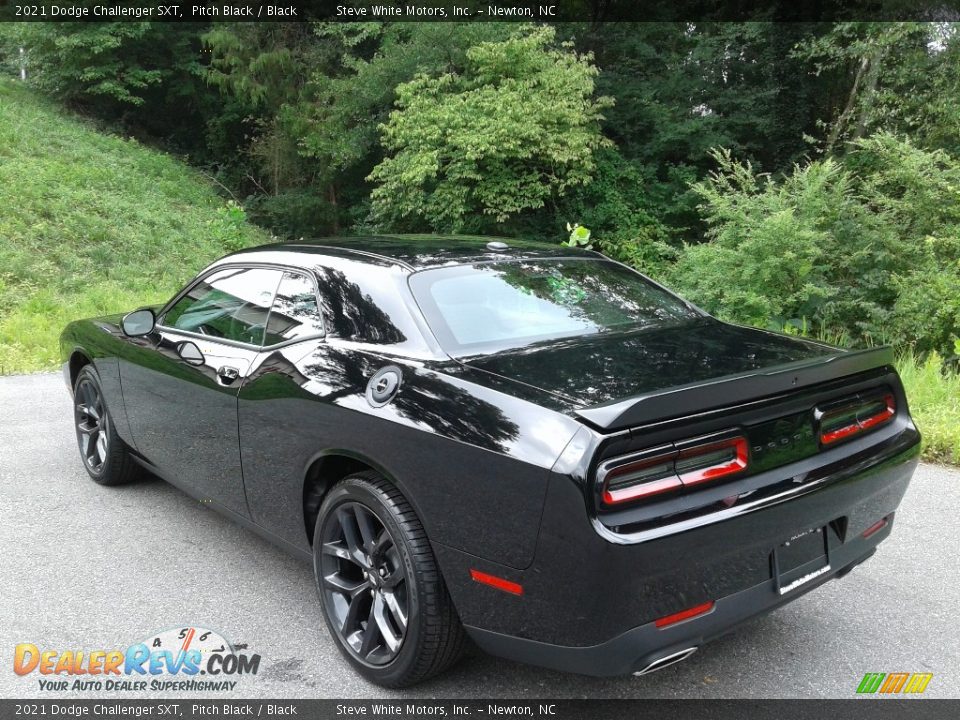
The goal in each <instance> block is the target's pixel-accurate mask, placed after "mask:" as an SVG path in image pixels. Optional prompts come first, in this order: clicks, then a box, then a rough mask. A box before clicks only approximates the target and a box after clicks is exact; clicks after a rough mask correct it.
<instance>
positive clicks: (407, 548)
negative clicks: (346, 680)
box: [313, 472, 466, 688]
mask: <svg viewBox="0 0 960 720" xmlns="http://www.w3.org/2000/svg"><path fill="white" fill-rule="evenodd" d="M366 513H369V516H367V515H366ZM350 518H353V522H354V523H355V524H354V525H353V530H352V531H351V532H352V533H353V534H354V538H353V539H354V542H353V544H352V546H353V548H354V549H353V550H351V543H350V542H349V541H348V537H347V536H348V534H349V533H348V531H347V530H346V528H347V527H349V526H350V524H351V521H350ZM361 523H363V525H366V530H365V529H364V528H363V527H362V526H361ZM377 523H379V525H378V524H377ZM384 533H386V534H387V535H389V539H387V538H386V536H385V535H384ZM367 537H370V540H369V541H368V540H367V539H366V538H367ZM394 551H395V552H394ZM348 556H349V557H348ZM358 558H359V562H358ZM313 568H314V576H315V578H316V583H317V591H318V593H319V595H320V602H321V604H322V606H323V610H324V612H323V616H324V619H325V620H326V623H327V628H328V629H329V630H330V634H331V635H332V636H333V637H334V639H335V640H336V643H337V647H339V648H340V651H341V652H342V653H343V655H344V656H345V657H346V658H347V660H348V661H349V662H350V664H351V665H353V667H354V668H356V670H357V671H358V672H359V673H360V674H361V675H363V676H364V677H365V678H366V679H367V680H369V681H370V682H373V683H376V684H377V685H381V686H383V687H389V688H402V687H409V686H411V685H415V684H416V683H419V682H423V681H424V680H427V679H428V678H431V677H433V676H435V675H438V674H440V673H442V672H443V671H445V670H446V669H447V668H449V667H450V666H451V665H453V664H454V663H455V662H456V661H457V660H458V659H459V658H460V656H461V655H462V653H463V649H464V645H465V638H466V633H465V632H464V630H463V626H462V625H461V624H460V618H459V617H458V616H457V613H456V610H455V609H454V607H453V601H452V600H451V599H450V595H449V593H448V592H447V587H446V585H445V584H444V582H443V577H442V576H441V574H440V571H439V569H438V568H437V562H436V559H435V558H434V556H433V550H432V549H431V548H430V543H429V541H428V540H427V534H426V532H424V529H423V525H421V524H420V520H419V519H418V518H417V515H416V513H415V512H414V511H413V508H412V507H411V506H410V504H409V503H408V502H407V501H406V499H405V498H404V497H403V495H402V494H401V493H400V492H399V491H398V490H397V488H396V487H394V486H393V485H392V484H390V483H389V482H387V481H386V480H385V479H384V478H383V477H381V476H380V475H379V474H377V473H375V472H362V473H357V474H356V475H351V476H350V477H348V478H346V479H345V480H343V481H341V482H340V483H338V484H337V485H335V486H334V487H333V488H332V489H331V490H330V492H329V493H328V494H327V496H326V498H324V501H323V504H322V505H321V506H320V512H319V514H318V516H317V523H316V527H315V530H314V542H313ZM400 570H402V572H403V573H404V579H403V580H397V575H398V572H399V571H400ZM378 576H379V577H380V579H379V580H377V577H378ZM351 582H352V583H354V584H355V586H350V585H349V584H350V583H351ZM388 584H390V585H389V587H388ZM363 586H366V587H367V588H368V589H363ZM401 591H402V592H401ZM378 594H379V597H380V600H379V601H378V600H377V597H378ZM390 595H393V598H392V603H391V602H390ZM351 598H352V599H351ZM378 602H379V608H380V610H379V615H378V616H377V617H376V620H375V619H374V618H375V615H377V613H378V611H377V609H376V608H377V607H378ZM355 608H356V609H355ZM401 611H405V612H401ZM404 614H405V616H406V619H405V623H406V624H405V627H402V628H401V626H402V625H403V623H402V622H400V621H398V618H401V619H402V618H403V616H404ZM364 615H366V621H365V622H364V620H363V616H364ZM384 624H386V626H387V627H386V629H385V631H384V630H381V628H382V627H383V626H384ZM338 625H339V626H338ZM371 628H374V629H375V632H374V633H372V634H375V635H379V636H380V638H381V639H380V645H377V646H375V645H373V642H375V641H371V642H370V643H369V647H370V648H371V649H370V650H369V651H368V652H367V648H368V642H367V640H368V639H369V638H368V637H367V634H368V633H370V632H371ZM388 634H389V635H390V636H391V641H392V642H393V643H396V641H397V636H398V635H399V637H400V641H399V647H397V648H392V647H390V646H389V645H390V643H388V642H387V635H388ZM358 645H359V647H358Z"/></svg>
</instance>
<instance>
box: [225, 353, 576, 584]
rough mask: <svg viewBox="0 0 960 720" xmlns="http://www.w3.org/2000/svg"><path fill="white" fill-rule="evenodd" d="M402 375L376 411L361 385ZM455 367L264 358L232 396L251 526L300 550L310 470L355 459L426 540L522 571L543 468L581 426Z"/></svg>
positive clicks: (386, 358) (334, 357) (346, 357)
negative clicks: (396, 493)
mask: <svg viewBox="0 0 960 720" xmlns="http://www.w3.org/2000/svg"><path fill="white" fill-rule="evenodd" d="M385 365H395V366H397V367H399V368H400V369H401V371H402V374H403V381H402V383H401V386H400V389H399V391H398V393H397V395H396V396H395V398H394V399H393V401H392V402H390V403H389V404H388V405H386V406H384V407H381V408H374V407H372V406H371V405H370V404H368V403H367V401H366V399H365V396H364V392H365V389H366V384H367V379H368V378H370V377H371V376H372V375H373V374H374V373H375V372H376V371H377V370H378V369H379V368H381V367H383V366H385ZM458 368H459V366H456V365H455V364H448V365H444V366H440V365H437V364H432V363H429V362H417V361H411V360H408V359H404V358H398V357H393V356H390V355H389V354H384V353H381V352H373V351H370V350H369V349H363V348H359V347H357V346H355V344H352V343H344V342H339V341H336V340H331V341H329V342H321V343H319V344H315V345H313V346H312V347H308V348H304V347H303V345H298V346H294V347H288V348H284V349H280V350H277V351H275V352H273V353H270V354H269V355H267V356H265V357H263V359H262V362H261V363H260V364H259V366H258V367H257V368H256V369H255V370H254V371H253V372H252V373H251V375H250V377H249V378H248V380H247V382H246V383H245V385H244V387H243V388H242V390H241V392H240V405H239V408H240V410H239V418H240V419H239V422H240V439H241V446H242V448H243V466H244V478H245V485H246V489H247V498H248V502H249V504H250V509H251V514H252V516H253V518H254V520H255V521H256V522H258V523H259V524H261V525H263V526H265V527H267V528H268V529H269V530H271V531H272V532H275V533H276V534H278V535H280V536H281V537H283V538H284V539H286V540H288V541H290V542H293V543H295V544H298V545H299V546H301V547H308V539H307V533H306V529H305V524H304V515H303V503H302V498H303V483H304V478H305V475H306V472H307V469H308V468H309V466H310V465H311V464H312V462H313V461H314V460H316V459H317V458H318V457H320V456H322V455H323V454H328V453H335V454H344V455H348V456H352V457H355V458H358V459H361V460H363V461H364V462H367V463H368V464H370V465H372V466H373V467H375V468H377V469H379V470H380V471H381V472H382V473H383V474H385V475H386V476H387V477H389V478H390V479H391V480H392V481H393V482H395V483H396V485H397V486H398V487H399V488H400V490H401V491H402V492H403V493H404V495H405V496H406V498H407V499H408V500H409V501H410V502H411V504H412V505H413V506H414V509H415V510H416V511H417V513H418V515H419V517H420V519H421V521H422V522H423V524H424V526H425V529H426V531H427V534H428V536H429V537H430V540H431V542H433V543H439V544H443V545H448V546H451V547H454V548H457V549H459V550H462V551H464V552H467V553H470V554H473V555H477V556H479V557H484V558H488V559H490V560H493V561H495V562H498V563H503V564H505V565H509V566H511V567H516V568H523V567H526V566H527V565H529V564H530V562H531V561H532V559H533V553H534V549H535V547H536V540H537V534H538V531H539V526H540V517H541V514H542V510H543V503H544V498H545V494H546V489H547V483H548V479H549V474H550V467H551V466H552V465H553V463H554V462H555V461H556V459H557V457H558V456H559V455H560V453H561V452H562V450H563V448H564V447H565V446H566V444H567V442H568V441H569V440H570V438H571V437H572V436H573V435H574V433H575V432H576V430H577V429H578V428H579V427H580V425H579V423H577V422H576V421H575V420H573V419H572V418H570V417H567V416H565V415H563V414H562V413H559V412H556V411H554V410H551V409H548V408H544V407H541V406H539V405H537V404H535V403H533V402H531V401H530V400H528V399H523V398H522V397H516V396H513V395H509V394H507V393H504V392H500V391H499V390H497V389H493V388H490V387H485V386H481V385H479V384H476V383H474V382H471V381H470V380H469V378H468V377H464V376H460V375H459V371H458Z"/></svg>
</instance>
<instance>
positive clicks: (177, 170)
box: [0, 81, 270, 374]
mask: <svg viewBox="0 0 960 720" xmlns="http://www.w3.org/2000/svg"><path fill="white" fill-rule="evenodd" d="M269 239H270V238H269V237H268V235H267V234H266V233H265V232H263V231H262V230H260V229H258V228H256V227H254V226H253V225H250V224H248V223H247V222H246V221H245V219H244V214H243V212H242V210H241V209H240V208H237V207H236V206H233V205H229V204H227V203H225V202H224V200H223V199H222V198H221V197H219V196H218V195H217V193H216V192H215V190H214V188H213V186H212V185H211V183H209V182H208V181H207V180H206V179H205V178H204V177H203V175H202V174H200V173H199V172H198V171H196V170H194V169H191V168H190V167H188V166H187V165H185V164H184V163H183V162H181V161H179V160H177V159H176V158H174V157H172V156H170V155H167V154H165V153H162V152H159V151H157V150H153V149H150V148H148V147H145V146H143V145H141V144H140V143H138V142H136V141H135V140H130V139H127V138H123V137H118V136H115V135H110V134H105V133H103V132H100V131H98V130H97V129H96V128H94V126H92V125H91V124H89V123H87V122H85V121H83V120H80V119H78V118H76V117H73V116H71V115H70V114H68V113H66V112H64V111H62V110H59V109H57V108H56V107H55V106H54V105H53V104H52V103H50V102H48V101H46V100H44V99H42V98H39V97H37V96H36V95H34V94H32V93H30V92H28V91H27V90H26V89H25V88H23V87H22V86H20V85H19V84H18V83H16V82H15V81H0V374H9V373H18V372H30V371H36V370H47V369H52V368H54V367H55V366H56V364H57V363H58V361H59V358H58V356H57V354H58V342H57V339H58V336H59V334H60V331H61V330H62V328H63V326H64V325H65V324H66V323H67V322H68V321H70V320H73V319H76V318H81V317H89V316H91V315H101V314H106V313H111V312H121V311H124V310H130V309H133V308H135V307H138V306H140V305H145V304H152V303H157V302H161V301H164V300H166V299H167V298H169V297H170V295H172V294H173V293H174V292H175V291H176V290H177V289H178V288H179V287H181V286H182V285H183V283H184V282H186V281H187V280H188V279H189V278H190V277H192V276H193V275H194V274H195V272H196V271H197V270H198V269H200V268H201V267H203V266H204V265H205V264H207V263H208V262H210V261H211V260H214V259H216V258H217V257H219V256H221V255H223V254H225V253H226V252H229V251H231V250H237V249H240V248H241V247H245V246H248V245H255V244H260V243H264V242H268V241H269Z"/></svg>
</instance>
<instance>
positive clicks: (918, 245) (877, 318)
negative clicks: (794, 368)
mask: <svg viewBox="0 0 960 720" xmlns="http://www.w3.org/2000/svg"><path fill="white" fill-rule="evenodd" d="M715 158H716V160H717V162H718V164H719V169H718V170H717V171H716V172H715V173H713V174H711V175H710V177H709V178H708V179H707V180H705V181H704V182H701V183H699V184H697V185H696V186H695V189H696V190H697V192H698V193H699V194H700V196H701V198H702V200H703V202H702V204H701V211H702V212H703V214H704V217H705V219H706V222H707V225H708V228H709V229H708V238H707V239H708V242H705V243H703V244H699V245H690V246H687V247H686V248H685V249H684V251H683V253H682V254H681V257H680V260H679V261H678V263H677V264H676V266H675V267H673V268H672V269H671V270H670V272H669V275H670V278H669V279H670V280H671V281H672V282H673V283H674V284H675V285H676V286H677V287H678V288H679V289H680V290H681V291H682V292H683V293H685V294H686V295H687V296H689V297H690V299H691V300H693V301H694V302H697V303H699V304H700V305H702V306H703V307H705V308H706V309H708V310H710V311H712V312H715V313H717V314H719V315H721V316H723V317H726V318H729V319H732V320H736V321H738V322H745V323H751V324H755V325H765V326H773V327H777V328H781V327H783V326H785V325H795V326H796V325H799V324H801V323H808V324H809V325H811V326H813V327H815V328H818V329H819V331H820V332H826V333H828V334H842V335H844V336H846V337H848V338H849V339H850V341H851V342H853V343H855V344H861V345H862V344H873V343H877V342H890V341H893V342H895V343H897V344H901V345H904V346H909V347H912V348H915V349H916V350H917V351H921V352H924V351H928V350H937V351H939V352H941V353H942V354H943V355H945V356H946V355H950V354H951V353H952V343H953V338H954V337H955V336H956V334H957V332H958V327H960V300H958V298H960V293H958V292H957V288H958V287H960V162H958V161H957V160H956V159H955V158H952V157H950V156H948V155H947V154H946V153H944V152H942V151H926V150H921V149H918V148H916V147H913V146H912V145H911V144H910V143H909V142H908V141H906V140H903V139H898V138H895V137H893V136H890V135H884V134H881V135H877V136H875V137H873V138H870V139H868V140H864V141H861V142H860V143H857V144H856V145H855V146H854V147H853V148H852V149H851V151H850V152H849V153H848V155H847V156H846V157H845V158H844V161H843V162H842V163H841V162H839V161H837V160H834V159H832V158H826V159H822V160H816V161H812V162H808V163H807V164H806V165H804V166H797V167H795V168H794V170H793V172H792V173H791V174H790V175H788V176H786V177H784V178H782V179H773V178H771V177H770V176H767V175H763V174H759V173H757V172H756V171H755V170H754V169H753V167H752V166H751V165H750V163H742V162H737V161H735V160H734V159H733V158H732V157H731V155H730V153H728V152H723V151H720V152H716V153H715Z"/></svg>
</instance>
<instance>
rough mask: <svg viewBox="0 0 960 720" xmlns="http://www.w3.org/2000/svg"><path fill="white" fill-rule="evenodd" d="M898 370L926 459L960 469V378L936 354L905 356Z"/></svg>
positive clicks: (898, 365)
mask: <svg viewBox="0 0 960 720" xmlns="http://www.w3.org/2000/svg"><path fill="white" fill-rule="evenodd" d="M897 369H898V370H899V372H900V377H901V378H902V379H903V384H904V386H905V387H906V390H907V399H908V400H909V401H910V412H911V414H912V415H913V419H914V421H915V422H916V424H917V427H918V428H920V433H921V434H922V435H923V456H924V458H925V459H926V460H931V461H934V462H947V463H953V464H955V465H960V375H956V374H952V373H949V372H947V371H946V370H945V367H944V364H943V361H942V360H941V359H940V358H939V357H938V356H937V355H936V354H934V355H930V356H929V357H927V358H926V359H920V358H917V357H915V356H913V355H910V354H907V355H904V356H902V357H901V358H900V360H899V361H898V362H897Z"/></svg>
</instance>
